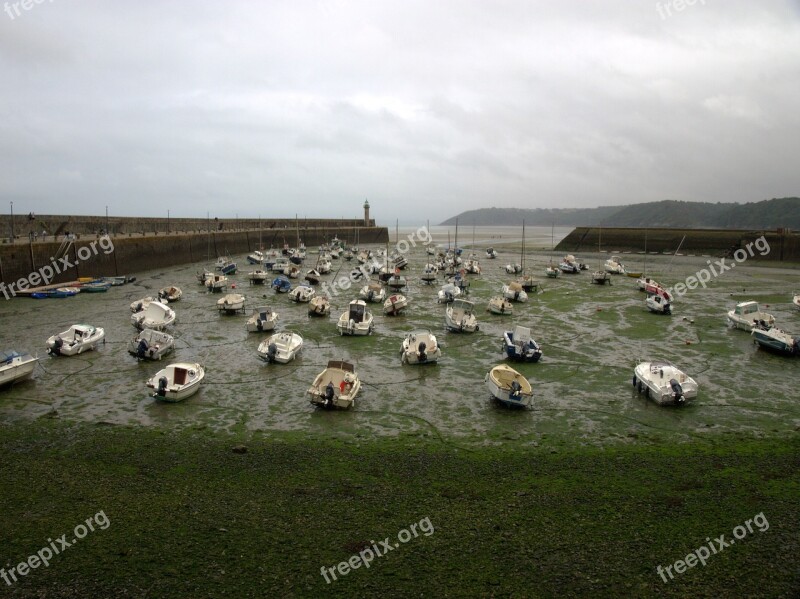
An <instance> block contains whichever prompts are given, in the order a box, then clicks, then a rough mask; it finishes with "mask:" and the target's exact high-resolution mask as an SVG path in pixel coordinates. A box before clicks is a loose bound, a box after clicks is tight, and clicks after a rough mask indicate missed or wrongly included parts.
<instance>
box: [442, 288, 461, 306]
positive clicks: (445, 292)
mask: <svg viewBox="0 0 800 599" xmlns="http://www.w3.org/2000/svg"><path fill="white" fill-rule="evenodd" d="M460 295H461V289H459V288H458V287H456V286H455V285H453V284H452V283H447V284H445V285H443V286H442V288H441V289H440V290H439V293H438V300H437V301H438V302H439V303H440V304H449V303H450V302H452V301H453V300H454V299H455V298H457V297H458V296H460Z"/></svg>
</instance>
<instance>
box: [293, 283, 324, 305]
mask: <svg viewBox="0 0 800 599" xmlns="http://www.w3.org/2000/svg"><path fill="white" fill-rule="evenodd" d="M315 295H317V292H316V291H314V288H313V287H311V286H309V285H298V286H297V287H295V288H294V289H292V290H291V291H290V292H289V299H290V300H292V301H293V302H298V303H303V304H307V303H308V302H310V301H311V300H312V299H314V296H315Z"/></svg>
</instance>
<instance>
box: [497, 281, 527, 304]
mask: <svg viewBox="0 0 800 599" xmlns="http://www.w3.org/2000/svg"><path fill="white" fill-rule="evenodd" d="M502 293H503V297H504V298H506V299H509V300H511V301H512V302H527V301H528V294H527V293H525V290H524V289H523V288H522V285H520V284H519V283H516V282H512V283H509V284H508V285H503V289H502Z"/></svg>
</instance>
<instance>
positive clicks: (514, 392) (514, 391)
mask: <svg viewBox="0 0 800 599" xmlns="http://www.w3.org/2000/svg"><path fill="white" fill-rule="evenodd" d="M521 393H522V385H520V384H519V383H518V382H517V381H511V393H509V397H510V398H511V399H519V396H520V394H521Z"/></svg>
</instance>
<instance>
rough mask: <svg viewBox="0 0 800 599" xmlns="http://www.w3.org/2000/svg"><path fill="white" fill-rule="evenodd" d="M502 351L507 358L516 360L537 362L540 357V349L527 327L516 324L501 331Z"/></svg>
mask: <svg viewBox="0 0 800 599" xmlns="http://www.w3.org/2000/svg"><path fill="white" fill-rule="evenodd" d="M503 351H505V352H506V357H507V358H509V359H511V360H516V361H518V362H538V361H539V358H541V357H542V349H541V348H540V347H539V345H538V344H537V343H536V341H534V340H533V339H532V338H531V330H530V329H529V328H528V327H521V326H517V327H514V330H513V331H506V332H505V333H503Z"/></svg>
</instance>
